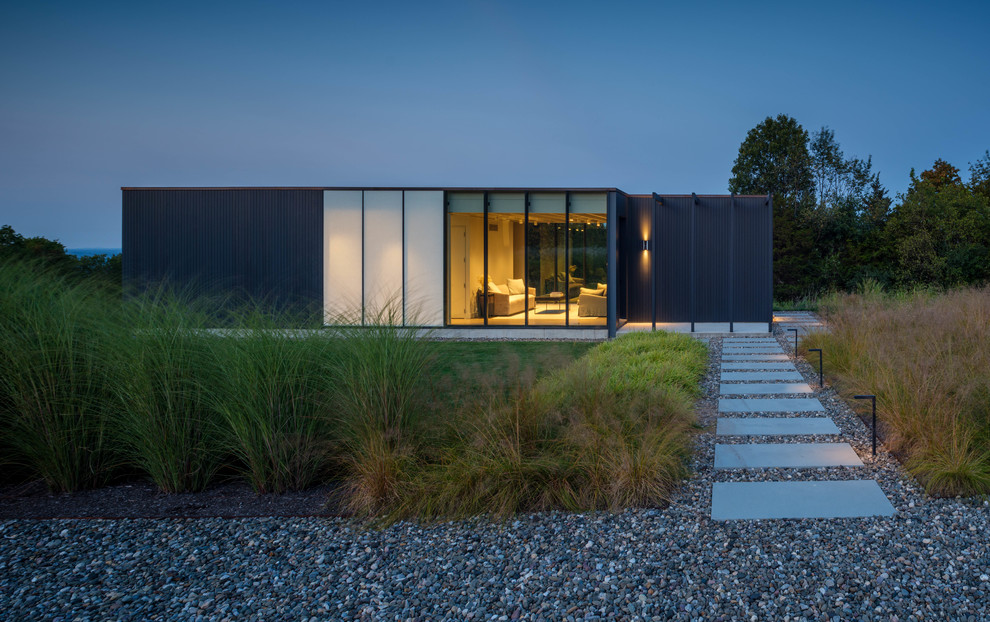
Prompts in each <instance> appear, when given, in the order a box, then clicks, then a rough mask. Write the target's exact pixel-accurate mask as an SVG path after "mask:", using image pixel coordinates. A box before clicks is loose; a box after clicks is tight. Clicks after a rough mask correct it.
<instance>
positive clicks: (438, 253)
mask: <svg viewBox="0 0 990 622" xmlns="http://www.w3.org/2000/svg"><path fill="white" fill-rule="evenodd" d="M404 211H405V223H406V228H405V245H404V247H405V254H406V282H405V285H406V286H405V292H406V295H405V299H404V301H403V303H404V305H405V316H406V324H410V325H413V324H415V325H420V326H441V325H442V324H443V245H442V244H439V243H438V240H437V233H438V232H439V231H441V229H440V228H441V227H442V226H443V191H442V190H415V191H406V193H405V210H404Z"/></svg>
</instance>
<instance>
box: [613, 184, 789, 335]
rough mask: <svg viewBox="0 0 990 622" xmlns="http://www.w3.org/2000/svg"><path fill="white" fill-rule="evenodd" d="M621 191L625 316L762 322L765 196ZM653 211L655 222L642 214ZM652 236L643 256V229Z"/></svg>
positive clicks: (769, 248)
mask: <svg viewBox="0 0 990 622" xmlns="http://www.w3.org/2000/svg"><path fill="white" fill-rule="evenodd" d="M659 199H660V202H659V203H654V201H653V199H652V198H651V197H643V196H630V197H628V198H627V206H628V209H627V213H628V218H627V220H626V222H625V223H624V234H623V238H622V241H623V251H622V253H623V261H622V266H623V268H624V269H625V273H626V282H625V284H626V291H625V292H624V294H625V297H626V298H627V299H628V301H629V307H628V315H627V317H628V319H629V321H630V322H651V321H652V319H653V313H652V310H651V304H652V301H651V296H652V292H651V291H650V270H651V269H652V270H653V277H654V278H653V286H654V287H655V288H656V305H655V308H656V321H657V322H769V321H770V318H771V309H772V302H773V292H772V290H771V285H772V280H771V271H772V265H771V260H772V253H773V241H772V239H771V237H770V235H771V230H772V229H771V221H770V218H771V210H770V207H769V205H768V203H767V199H766V197H751V196H745V197H730V196H699V197H697V199H695V197H693V196H684V195H677V196H670V195H660V196H659ZM651 218H655V219H656V223H655V227H652V226H651V224H650V219H651ZM644 231H647V232H651V233H650V235H651V237H652V236H655V240H654V242H653V246H652V250H651V252H650V253H649V258H648V259H647V260H645V261H644V259H645V258H644V256H643V253H642V250H641V249H642V240H643V232H644Z"/></svg>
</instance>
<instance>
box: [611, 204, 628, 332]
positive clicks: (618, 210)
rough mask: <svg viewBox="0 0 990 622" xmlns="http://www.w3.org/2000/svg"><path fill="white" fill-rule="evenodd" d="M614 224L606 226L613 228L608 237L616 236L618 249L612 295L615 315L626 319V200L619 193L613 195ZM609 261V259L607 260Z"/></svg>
mask: <svg viewBox="0 0 990 622" xmlns="http://www.w3.org/2000/svg"><path fill="white" fill-rule="evenodd" d="M615 195H616V196H615V222H609V223H608V226H609V227H612V228H613V232H610V233H609V235H613V234H614V235H617V236H618V239H617V244H616V246H617V247H618V248H617V249H616V250H617V253H616V254H617V255H618V261H617V262H616V269H615V276H616V286H615V287H614V288H613V290H612V292H613V293H612V295H613V296H615V304H616V314H617V315H618V317H619V318H622V319H627V318H628V317H629V304H628V296H629V279H628V277H629V246H628V244H626V241H625V240H626V232H627V226H626V218H627V210H628V198H627V197H626V195H625V194H623V193H621V192H617V193H615ZM609 259H610V260H611V257H610V258H609Z"/></svg>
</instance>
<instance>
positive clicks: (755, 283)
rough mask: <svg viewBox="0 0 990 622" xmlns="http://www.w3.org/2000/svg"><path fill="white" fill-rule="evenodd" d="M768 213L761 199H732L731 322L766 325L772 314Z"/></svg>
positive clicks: (769, 214)
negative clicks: (733, 247) (732, 300)
mask: <svg viewBox="0 0 990 622" xmlns="http://www.w3.org/2000/svg"><path fill="white" fill-rule="evenodd" d="M771 217H772V215H771V209H770V206H769V205H767V201H766V199H765V198H763V197H743V198H737V199H736V220H735V261H734V262H733V278H734V279H735V282H734V286H735V291H736V296H735V301H734V302H735V304H734V308H733V314H732V315H733V320H735V321H736V322H769V321H771V316H772V313H773V279H772V259H773V239H772V234H771V220H770V219H771Z"/></svg>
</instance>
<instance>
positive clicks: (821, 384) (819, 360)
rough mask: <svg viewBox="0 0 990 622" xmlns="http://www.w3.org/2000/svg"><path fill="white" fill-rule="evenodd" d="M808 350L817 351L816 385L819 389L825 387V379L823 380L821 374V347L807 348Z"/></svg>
mask: <svg viewBox="0 0 990 622" xmlns="http://www.w3.org/2000/svg"><path fill="white" fill-rule="evenodd" d="M808 352H817V353H818V387H819V388H820V389H824V388H825V381H824V380H823V378H824V377H825V376H824V375H823V374H822V349H821V348H809V349H808Z"/></svg>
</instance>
